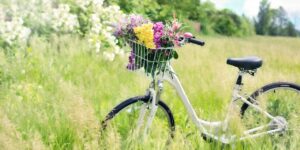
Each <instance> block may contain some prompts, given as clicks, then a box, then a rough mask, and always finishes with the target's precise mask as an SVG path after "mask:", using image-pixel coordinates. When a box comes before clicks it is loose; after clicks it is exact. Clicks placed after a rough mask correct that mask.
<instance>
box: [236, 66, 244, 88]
mask: <svg viewBox="0 0 300 150" xmlns="http://www.w3.org/2000/svg"><path fill="white" fill-rule="evenodd" d="M243 75H244V71H242V70H239V74H238V78H237V80H236V84H237V85H243V83H242V82H243Z"/></svg>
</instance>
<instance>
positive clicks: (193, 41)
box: [188, 38, 205, 46]
mask: <svg viewBox="0 0 300 150" xmlns="http://www.w3.org/2000/svg"><path fill="white" fill-rule="evenodd" d="M188 42H190V43H193V44H197V45H200V46H204V45H205V42H204V41H201V40H198V39H195V38H190V39H189V40H188Z"/></svg>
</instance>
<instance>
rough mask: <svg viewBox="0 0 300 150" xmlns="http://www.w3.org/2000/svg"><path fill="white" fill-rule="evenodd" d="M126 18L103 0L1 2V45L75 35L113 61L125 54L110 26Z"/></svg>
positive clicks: (17, 0) (18, 0)
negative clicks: (106, 5) (57, 35)
mask: <svg viewBox="0 0 300 150" xmlns="http://www.w3.org/2000/svg"><path fill="white" fill-rule="evenodd" d="M4 8H5V9H4ZM122 16H123V14H122V13H121V11H120V9H119V7H118V6H108V7H105V6H104V5H103V0H26V1H23V0H14V1H10V0H1V1H0V33H1V34H0V46H1V47H3V46H4V45H5V44H6V45H9V46H11V47H14V46H15V45H23V46H24V45H26V44H24V42H26V41H27V40H28V38H29V36H30V35H31V34H38V35H39V36H43V35H49V34H52V33H56V34H60V35H61V34H66V33H72V34H78V35H80V36H83V37H85V38H86V39H87V44H90V45H91V48H92V49H94V50H95V52H96V53H100V54H102V55H103V56H104V58H106V59H107V60H109V61H112V60H114V58H115V55H123V54H124V51H123V50H121V49H120V47H118V46H117V44H116V43H117V40H116V38H115V37H114V36H113V33H112V32H113V31H112V27H111V26H110V25H111V24H112V23H113V22H117V20H118V18H120V17H122ZM4 43H5V44H4Z"/></svg>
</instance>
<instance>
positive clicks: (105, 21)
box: [75, 0, 124, 61]
mask: <svg viewBox="0 0 300 150" xmlns="http://www.w3.org/2000/svg"><path fill="white" fill-rule="evenodd" d="M75 5H77V7H79V12H78V16H80V17H81V18H82V19H79V23H80V24H81V27H80V28H81V31H83V32H84V31H85V29H86V28H87V27H86V26H88V28H89V30H88V31H87V32H85V35H86V37H87V38H88V41H89V43H90V44H91V45H92V47H93V49H95V51H96V53H102V54H103V56H104V58H105V59H107V60H109V61H112V60H114V57H115V55H123V54H124V51H123V50H121V49H120V47H119V46H117V39H116V38H115V37H114V36H113V34H112V33H113V28H112V26H111V25H112V23H114V22H117V20H118V19H119V18H121V17H122V16H123V15H124V14H122V13H121V11H120V8H119V7H118V6H108V7H104V6H103V0H76V3H75ZM86 12H88V13H86ZM80 14H83V15H80Z"/></svg>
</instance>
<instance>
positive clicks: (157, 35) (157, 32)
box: [153, 22, 164, 48]
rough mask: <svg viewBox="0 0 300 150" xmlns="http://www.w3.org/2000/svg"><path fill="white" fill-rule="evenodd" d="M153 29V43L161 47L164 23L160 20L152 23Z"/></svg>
mask: <svg viewBox="0 0 300 150" xmlns="http://www.w3.org/2000/svg"><path fill="white" fill-rule="evenodd" d="M153 30H154V40H153V41H154V43H155V45H156V48H160V47H161V44H162V43H161V37H162V36H163V34H164V24H163V23H162V22H156V23H154V25H153Z"/></svg>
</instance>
